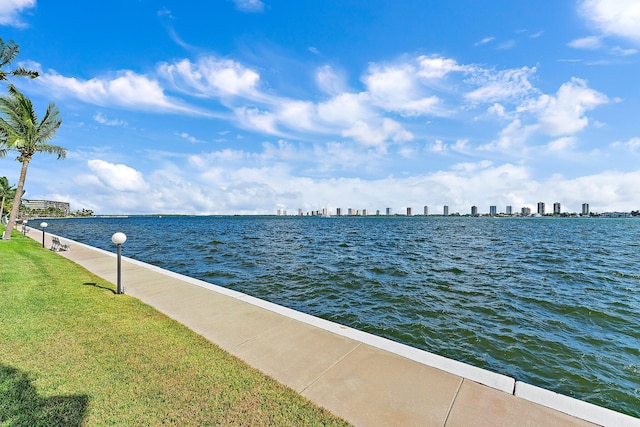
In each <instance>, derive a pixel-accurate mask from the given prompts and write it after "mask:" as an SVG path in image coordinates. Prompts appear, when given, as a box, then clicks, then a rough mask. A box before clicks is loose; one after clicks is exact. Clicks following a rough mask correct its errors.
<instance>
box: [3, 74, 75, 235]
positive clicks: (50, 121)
mask: <svg viewBox="0 0 640 427" xmlns="http://www.w3.org/2000/svg"><path fill="white" fill-rule="evenodd" d="M61 124H62V119H60V117H59V111H58V108H57V107H56V106H55V105H54V104H49V106H48V107H47V111H46V113H45V115H44V117H43V118H42V121H41V122H38V117H37V115H36V113H35V111H34V110H33V104H32V103H31V100H30V99H29V98H28V97H26V96H25V95H23V94H22V93H21V92H20V91H19V90H18V89H16V87H15V86H13V85H12V84H10V85H9V95H6V96H3V97H0V146H3V147H6V148H7V149H8V150H15V151H17V152H18V157H17V158H16V160H18V161H19V162H20V163H22V168H21V170H20V179H19V180H18V187H17V188H16V196H15V198H14V200H13V207H12V208H11V214H10V215H9V223H8V224H7V228H6V229H5V230H4V236H3V239H4V240H10V239H11V230H12V229H13V227H14V226H15V223H16V217H17V216H18V210H19V209H20V204H21V202H22V193H23V190H24V182H25V179H26V177H27V168H28V167H29V162H30V161H31V159H32V158H33V155H34V154H36V153H48V154H57V155H58V159H60V158H64V157H66V155H67V150H66V149H65V148H64V147H60V146H58V145H51V144H47V143H46V142H47V141H50V140H51V139H53V137H54V136H55V134H56V132H57V130H58V128H59V127H60V125H61Z"/></svg>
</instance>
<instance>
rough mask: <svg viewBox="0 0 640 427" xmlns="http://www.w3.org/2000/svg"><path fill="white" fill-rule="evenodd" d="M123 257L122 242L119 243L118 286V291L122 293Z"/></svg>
mask: <svg viewBox="0 0 640 427" xmlns="http://www.w3.org/2000/svg"><path fill="white" fill-rule="evenodd" d="M121 257H122V244H120V243H118V287H117V288H116V289H117V290H116V293H117V294H121V293H122V269H121V261H120V258H121Z"/></svg>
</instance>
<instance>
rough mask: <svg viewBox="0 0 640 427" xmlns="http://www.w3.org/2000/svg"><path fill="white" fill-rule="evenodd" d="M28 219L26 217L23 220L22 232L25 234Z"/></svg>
mask: <svg viewBox="0 0 640 427" xmlns="http://www.w3.org/2000/svg"><path fill="white" fill-rule="evenodd" d="M27 222H29V221H27V220H26V219H23V220H22V234H24V235H25V236H26V235H27Z"/></svg>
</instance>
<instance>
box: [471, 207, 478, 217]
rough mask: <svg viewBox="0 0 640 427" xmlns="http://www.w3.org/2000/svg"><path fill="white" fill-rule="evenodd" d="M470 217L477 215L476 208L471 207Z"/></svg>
mask: <svg viewBox="0 0 640 427" xmlns="http://www.w3.org/2000/svg"><path fill="white" fill-rule="evenodd" d="M471 215H473V216H476V215H478V207H477V206H471Z"/></svg>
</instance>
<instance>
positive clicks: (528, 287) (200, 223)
mask: <svg viewBox="0 0 640 427" xmlns="http://www.w3.org/2000/svg"><path fill="white" fill-rule="evenodd" d="M49 224H50V227H49V228H48V231H50V232H52V233H54V234H58V235H61V236H65V237H68V238H71V239H74V240H77V241H80V242H83V243H86V244H89V245H92V246H96V247H100V248H103V249H106V250H109V251H112V252H114V251H115V247H114V245H113V244H112V243H111V240H110V238H111V235H112V234H113V233H114V232H116V231H122V232H124V233H125V234H126V235H127V236H128V239H127V242H126V243H125V244H124V246H123V254H124V255H125V256H128V257H131V258H135V259H138V260H141V261H144V262H147V263H150V264H154V265H157V266H159V267H162V268H165V269H168V270H171V271H175V272H178V273H182V274H185V275H187V276H190V277H194V278H198V279H202V280H205V281H208V282H211V283H215V284H217V285H221V286H225V287H228V288H232V289H235V290H238V291H241V292H245V293H247V294H250V295H254V296H256V297H258V298H262V299H265V300H269V301H272V302H274V303H277V304H281V305H284V306H287V307H290V308H293V309H296V310H300V311H302V312H305V313H309V314H312V315H315V316H319V317H322V318H325V319H328V320H332V321H335V322H338V323H341V324H344V325H348V326H351V327H354V328H357V329H360V330H364V331H367V332H370V333H373V334H376V335H380V336H383V337H387V338H390V339H392V340H395V341H399V342H402V343H405V344H408V345H410V346H413V347H417V348H421V349H424V350H427V351H430V352H433V353H437V354H440V355H443V356H446V357H449V358H452V359H456V360H459V361H462V362H466V363H470V364H472V365H475V366H479V367H482V368H485V369H489V370H491V371H495V372H500V373H502V374H505V375H509V376H512V377H515V378H516V379H518V380H521V381H525V382H528V383H530V384H534V385H537V386H540V387H544V388H547V389H550V390H554V391H557V392H559V393H562V394H565V395H569V396H573V397H576V398H579V399H582V400H586V401H589V402H592V403H595V404H598V405H601V406H605V407H609V408H612V409H614V410H617V411H621V412H625V413H628V414H631V415H634V416H637V417H640V375H639V368H640V220H637V219H597V218H592V219H586V218H572V219H568V218H556V219H553V218H539V219H531V218H526V219H525V218H499V219H495V218H466V217H388V218H387V217H367V218H363V217H360V218H356V217H350V218H331V219H322V218H317V217H162V218H159V217H131V218H92V219H65V220H50V221H49Z"/></svg>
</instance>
